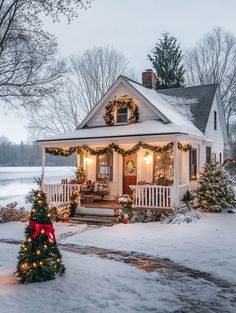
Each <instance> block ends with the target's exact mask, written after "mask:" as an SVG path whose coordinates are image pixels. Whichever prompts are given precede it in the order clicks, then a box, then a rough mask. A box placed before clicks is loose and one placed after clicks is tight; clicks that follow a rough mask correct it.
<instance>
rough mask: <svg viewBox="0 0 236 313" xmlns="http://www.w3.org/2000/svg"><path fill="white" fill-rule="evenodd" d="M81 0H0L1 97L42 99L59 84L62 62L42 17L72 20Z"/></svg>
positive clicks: (21, 100) (29, 100) (15, 100)
mask: <svg viewBox="0 0 236 313" xmlns="http://www.w3.org/2000/svg"><path fill="white" fill-rule="evenodd" d="M89 2H90V1H82V0H0V100H2V102H6V101H8V102H10V103H14V105H16V104H18V103H20V104H23V105H25V106H26V105H27V104H28V103H32V102H33V103H36V102H39V101H40V100H41V99H42V98H43V97H45V96H46V95H48V94H51V93H52V92H55V90H56V88H57V87H58V86H60V84H58V83H56V81H58V79H59V78H60V77H61V75H62V74H63V73H64V63H63V61H60V60H56V59H55V53H56V49H57V43H56V39H55V37H54V36H53V35H51V34H49V33H48V32H46V31H44V30H43V23H42V16H43V15H47V16H49V17H51V18H52V19H53V20H54V21H59V17H60V16H62V15H63V16H65V17H66V18H67V19H68V21H71V20H72V19H73V18H74V17H77V15H78V8H81V7H86V6H87V5H88V4H89Z"/></svg>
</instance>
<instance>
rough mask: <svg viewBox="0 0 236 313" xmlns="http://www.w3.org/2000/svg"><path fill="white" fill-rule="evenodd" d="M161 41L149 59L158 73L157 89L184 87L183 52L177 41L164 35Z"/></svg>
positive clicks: (166, 34) (167, 34)
mask: <svg viewBox="0 0 236 313" xmlns="http://www.w3.org/2000/svg"><path fill="white" fill-rule="evenodd" d="M162 36H163V38H161V39H159V41H158V42H157V43H156V45H155V47H154V48H153V49H152V51H151V54H148V59H149V61H150V62H151V63H152V66H153V68H154V70H155V71H156V75H157V81H156V89H167V88H176V87H182V86H183V85H184V73H185V70H184V66H183V64H182V50H181V49H180V45H179V44H178V43H177V39H176V38H175V37H172V36H170V35H169V33H164V34H163V35H162Z"/></svg>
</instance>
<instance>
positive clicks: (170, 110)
mask: <svg viewBox="0 0 236 313" xmlns="http://www.w3.org/2000/svg"><path fill="white" fill-rule="evenodd" d="M119 81H122V82H123V83H125V84H126V86H127V87H128V88H130V89H131V90H132V91H133V92H136V93H137V95H138V96H141V97H142V98H143V99H144V100H145V101H146V103H147V105H149V106H151V107H152V108H153V111H154V115H153V120H146V121H143V122H138V123H136V124H129V125H122V126H121V125H119V126H99V127H85V125H86V123H87V121H88V119H90V118H91V117H92V116H93V114H95V113H96V112H97V110H98V109H99V107H100V106H101V105H102V102H103V101H105V100H106V98H105V97H103V98H102V99H101V100H100V101H99V103H98V104H97V105H96V106H95V107H94V109H93V110H92V111H91V112H90V113H89V115H88V116H87V118H86V119H85V120H84V121H83V122H82V123H81V124H80V126H79V127H78V128H77V129H76V130H74V131H72V132H68V133H65V134H62V135H57V136H53V137H49V138H46V139H43V140H38V142H44V141H46V142H47V141H59V140H63V141H64V140H75V139H78V140H79V139H94V138H114V137H129V136H142V135H145V136H147V135H163V134H187V135H191V136H197V137H204V134H203V133H202V132H201V131H200V130H199V129H198V128H197V127H196V126H195V125H194V123H193V121H192V120H191V118H189V116H188V114H187V112H186V108H185V107H184V106H183V105H182V106H181V105H178V106H177V107H176V106H175V104H176V103H174V104H173V103H171V101H167V99H166V98H168V97H167V96H165V95H163V94H160V93H158V92H156V90H154V89H150V88H147V87H144V86H143V85H141V84H139V83H138V82H135V81H133V80H131V79H129V78H127V77H124V76H120V77H119V78H118V80H117V81H116V82H115V83H114V84H113V86H112V87H111V88H110V90H109V91H111V89H113V88H114V89H115V88H116V86H117V82H119ZM109 91H108V92H109ZM105 96H106V95H105ZM175 102H176V101H175ZM155 112H156V115H157V116H158V115H159V116H161V117H162V118H161V120H160V119H156V116H155Z"/></svg>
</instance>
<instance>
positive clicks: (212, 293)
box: [0, 239, 236, 313]
mask: <svg viewBox="0 0 236 313" xmlns="http://www.w3.org/2000/svg"><path fill="white" fill-rule="evenodd" d="M0 243H5V244H6V243H7V244H11V245H19V244H20V243H21V241H16V240H7V239H5V240H4V239H3V240H0ZM59 246H60V249H61V250H64V251H67V252H72V253H75V254H79V255H81V254H82V255H95V256H97V257H99V258H102V259H108V260H110V261H116V262H122V263H125V264H127V265H132V266H135V267H136V268H137V269H139V270H144V271H146V272H148V273H151V272H156V273H158V275H159V283H160V284H161V285H163V287H164V286H169V287H170V288H171V289H172V288H173V289H174V290H175V296H177V298H178V299H179V300H180V301H181V303H182V306H183V307H182V309H181V311H179V310H177V311H173V312H190V311H191V312H193V313H194V312H201V313H202V312H219V313H222V312H224V313H227V312H235V310H236V296H235V295H236V285H232V284H230V283H228V282H226V281H224V280H222V279H219V278H216V277H214V276H212V275H210V274H208V273H202V272H200V271H196V270H192V269H190V268H187V267H184V266H181V265H179V264H175V263H174V262H172V261H170V260H168V259H158V258H155V259H154V258H153V257H152V256H149V255H145V254H141V253H137V252H126V251H113V250H110V249H102V248H96V247H85V246H79V245H75V244H59ZM199 293H200V297H199ZM203 294H204V297H203ZM197 295H198V296H197ZM202 297H203V298H202ZM203 309H204V311H203ZM151 311H152V310H151ZM112 312H113V311H112ZM141 312H149V308H148V306H147V309H146V311H141ZM154 312H159V311H158V308H156V310H155V311H154ZM160 312H162V311H160ZM163 312H172V311H168V310H167V311H163Z"/></svg>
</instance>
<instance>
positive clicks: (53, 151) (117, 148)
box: [46, 141, 191, 157]
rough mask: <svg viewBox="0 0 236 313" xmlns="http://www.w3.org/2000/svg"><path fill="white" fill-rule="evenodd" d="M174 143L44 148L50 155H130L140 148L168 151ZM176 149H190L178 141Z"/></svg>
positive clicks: (189, 146) (140, 142)
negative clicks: (98, 147) (126, 147)
mask: <svg viewBox="0 0 236 313" xmlns="http://www.w3.org/2000/svg"><path fill="white" fill-rule="evenodd" d="M173 146H174V143H173V142H169V143H168V144H166V145H165V146H157V145H149V144H148V143H144V142H142V141H139V142H138V143H137V144H135V145H134V146H133V147H132V148H130V149H127V150H125V149H124V148H122V147H121V146H119V145H117V144H115V143H114V142H113V143H111V144H109V145H108V146H107V147H104V148H101V149H93V148H91V147H89V146H87V145H82V146H77V147H71V148H66V149H62V148H46V152H47V153H49V154H52V155H60V156H65V157H68V156H70V155H71V154H72V153H75V152H76V153H78V154H81V153H82V152H83V151H86V152H89V153H90V155H103V154H106V153H109V152H112V151H113V150H114V151H115V152H117V153H119V154H121V155H131V154H134V153H136V152H137V151H139V150H140V149H141V148H143V149H146V150H150V151H152V152H159V153H160V152H165V151H169V150H171V149H172V148H173ZM178 149H179V150H181V151H184V152H186V151H188V150H190V149H191V145H190V144H186V145H183V144H181V143H180V142H178Z"/></svg>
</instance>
